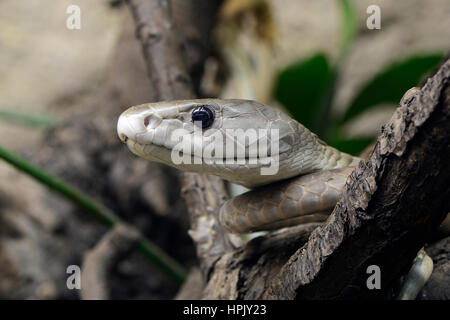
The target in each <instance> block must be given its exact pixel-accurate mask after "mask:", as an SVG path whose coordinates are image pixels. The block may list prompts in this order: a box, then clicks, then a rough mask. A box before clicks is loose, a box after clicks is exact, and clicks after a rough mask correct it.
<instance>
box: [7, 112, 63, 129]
mask: <svg viewBox="0 0 450 320" xmlns="http://www.w3.org/2000/svg"><path fill="white" fill-rule="evenodd" d="M0 119H5V120H6V121H9V122H11V123H18V124H22V125H26V126H30V127H41V128H50V127H53V126H54V125H55V124H56V122H55V120H54V119H53V118H51V117H49V116H43V115H37V114H30V113H20V112H17V111H10V110H6V109H0Z"/></svg>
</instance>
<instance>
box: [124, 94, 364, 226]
mask: <svg viewBox="0 0 450 320" xmlns="http://www.w3.org/2000/svg"><path fill="white" fill-rule="evenodd" d="M197 118H198V119H200V120H201V121H203V122H200V126H201V127H202V128H201V131H202V133H203V138H202V139H203V140H202V141H201V142H200V141H199V139H198V136H196V132H198V129H199V128H198V127H199V126H198V122H194V121H193V120H195V119H197ZM249 128H251V129H254V130H257V131H258V132H259V133H263V135H262V136H263V137H264V139H267V140H265V141H268V140H270V137H271V136H270V135H269V134H270V132H271V130H272V129H276V130H277V132H278V141H277V142H278V145H277V148H276V149H277V150H276V151H277V153H275V149H274V148H272V147H269V148H268V150H267V154H266V156H265V157H264V158H263V157H259V156H258V155H255V154H254V153H252V152H251V147H252V146H253V147H254V146H255V143H257V141H252V140H251V139H250V138H249V139H240V140H239V137H240V135H239V134H238V135H236V136H230V134H229V132H230V131H228V130H229V129H232V130H239V129H241V130H242V129H244V130H246V129H249ZM176 129H183V130H184V131H183V132H184V134H183V138H185V139H187V140H188V141H189V143H191V144H192V145H193V147H192V150H191V152H190V153H188V152H185V151H183V152H182V156H184V157H186V156H187V158H185V159H191V160H193V161H191V162H190V163H175V162H174V161H173V157H172V151H173V149H174V148H175V147H176V146H177V143H179V141H180V137H179V136H178V137H176V136H175V134H174V133H175V132H176ZM196 129H197V130H196ZM208 130H209V131H208ZM117 131H118V135H119V137H120V139H121V140H122V141H123V142H125V143H126V144H127V146H128V148H129V149H130V150H131V151H132V152H133V153H135V154H136V155H138V156H141V157H143V158H146V159H149V160H151V161H157V162H162V163H165V164H167V165H170V166H174V167H176V168H178V169H180V170H185V171H192V172H202V173H207V174H213V175H217V176H219V177H221V178H223V179H225V180H228V181H230V182H233V183H237V184H240V185H243V186H245V187H248V188H253V190H250V191H248V192H246V193H244V194H241V195H239V196H237V197H234V198H232V199H230V200H228V201H227V202H226V203H225V204H224V205H223V206H222V207H221V209H220V222H221V223H222V225H223V226H224V227H225V228H226V229H227V230H228V231H229V232H233V233H244V232H251V231H257V230H270V229H276V228H281V227H286V226H290V225H294V224H299V223H308V222H318V221H323V220H325V219H326V218H327V216H328V215H329V213H330V212H331V210H332V209H333V207H334V206H335V204H336V202H337V200H338V198H339V195H340V193H341V191H342V189H343V187H344V185H345V181H346V179H347V176H348V175H349V174H350V173H351V172H352V171H353V167H354V166H355V165H357V164H358V163H359V161H360V160H361V159H359V158H356V157H353V156H351V155H348V154H346V153H343V152H341V151H339V150H337V149H335V148H332V147H330V146H328V145H326V144H325V143H324V142H323V141H321V140H320V139H319V138H318V137H317V136H316V135H315V134H314V133H312V132H311V131H309V130H308V129H307V128H306V127H304V126H303V125H302V124H300V123H299V122H297V121H295V120H294V119H292V118H291V117H289V116H288V115H287V114H286V113H284V112H282V111H281V110H278V109H276V108H272V107H270V106H267V105H264V104H261V103H258V102H256V101H251V100H238V99H225V100H222V99H197V100H179V101H164V102H157V103H148V104H143V105H139V106H135V107H131V108H129V109H128V110H126V111H125V112H123V113H122V115H121V116H120V117H119V121H118V125H117ZM210 132H214V133H215V134H219V135H222V137H223V139H219V140H217V139H216V140H217V141H215V139H213V137H214V135H213V134H212V133H210ZM240 134H242V132H241V133H240ZM268 137H269V138H268ZM227 139H228V140H227ZM230 139H231V140H232V141H233V142H234V143H236V144H237V145H238V148H239V147H240V148H241V149H242V152H241V153H240V154H239V155H238V156H236V155H233V158H234V160H236V161H230V162H227V161H203V162H202V163H195V161H194V160H198V158H199V157H201V156H202V155H204V152H205V148H206V145H208V143H211V144H215V146H216V147H217V146H218V144H220V145H219V147H223V148H224V149H225V148H226V146H225V145H222V144H225V141H230ZM205 140H206V142H207V143H205ZM272 140H273V139H272ZM258 141H259V142H258V143H260V142H261V136H259V137H258ZM258 146H259V144H258ZM271 146H272V145H271ZM186 153H188V154H186ZM275 158H276V159H275ZM214 159H215V160H217V159H218V158H214ZM250 159H251V160H253V162H252V161H249V160H250ZM206 160H211V159H206ZM220 160H223V159H222V158H220ZM238 160H241V161H238ZM271 160H276V161H277V166H278V170H277V172H276V174H268V175H264V174H261V168H262V167H264V166H266V165H267V163H268V161H271Z"/></svg>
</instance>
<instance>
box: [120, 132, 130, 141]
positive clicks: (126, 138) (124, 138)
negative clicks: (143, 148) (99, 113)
mask: <svg viewBox="0 0 450 320" xmlns="http://www.w3.org/2000/svg"><path fill="white" fill-rule="evenodd" d="M119 138H120V140H122V142H123V143H126V142H127V140H128V137H127V136H126V135H125V134H123V133H121V134H120V135H119Z"/></svg>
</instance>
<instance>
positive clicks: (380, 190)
mask: <svg viewBox="0 0 450 320" xmlns="http://www.w3.org/2000/svg"><path fill="white" fill-rule="evenodd" d="M449 81H450V60H447V61H446V62H445V63H444V64H443V65H442V66H441V68H440V70H439V71H438V72H437V73H436V74H435V75H434V76H433V77H432V78H430V79H429V80H428V81H427V83H426V85H425V86H424V87H423V88H422V89H421V90H418V89H412V90H410V91H408V92H407V93H406V94H405V96H404V97H403V99H402V101H401V103H400V107H399V108H398V109H397V110H396V112H395V113H394V115H393V116H392V118H391V120H390V122H389V123H388V124H387V125H385V126H384V127H383V130H382V134H381V136H380V137H379V138H378V141H377V144H376V147H375V150H374V152H373V154H372V156H371V157H370V158H369V159H368V161H366V162H365V163H362V164H360V166H359V167H358V168H357V169H355V171H354V172H353V173H352V174H351V176H350V179H349V180H348V181H347V184H346V190H345V192H344V193H343V195H342V197H341V200H340V201H339V203H338V204H337V206H336V208H335V210H334V213H333V214H332V216H331V217H330V219H328V220H327V222H326V223H325V224H324V225H323V226H320V227H319V228H317V229H316V230H314V232H313V233H312V235H311V237H310V239H309V241H308V243H307V244H306V245H305V246H303V247H302V248H301V249H299V250H298V251H297V252H296V253H295V254H294V255H293V256H292V257H291V258H290V259H289V261H288V263H287V264H286V265H285V266H284V267H283V268H282V270H281V271H280V273H279V274H278V275H277V277H275V278H274V280H273V282H272V285H271V289H270V290H269V291H268V292H267V293H266V295H265V297H266V298H276V299H294V298H297V299H299V298H301V299H345V298H353V299H354V298H355V297H358V298H359V299H367V298H380V297H382V296H384V295H385V294H386V292H387V289H388V288H390V287H391V286H392V285H393V283H394V281H395V280H396V279H398V278H399V276H400V275H402V274H404V273H405V272H407V271H408V269H409V267H410V266H411V262H412V260H413V259H414V257H415V256H416V254H417V251H418V250H419V249H420V248H421V247H422V246H423V245H424V244H425V242H426V240H427V239H428V238H429V237H430V235H431V233H432V232H434V231H435V230H436V229H437V228H438V226H439V224H440V223H441V222H442V221H443V219H444V218H445V216H446V214H447V213H448V212H449V211H450V203H449V201H448V198H449V196H450V185H449V183H448V182H449V181H450V171H449V170H448V159H450V132H449V130H448V128H450V85H449ZM370 265H377V266H379V267H380V269H381V274H382V288H381V290H368V288H367V286H366V279H367V277H368V276H369V275H368V274H367V273H366V270H367V267H368V266H370Z"/></svg>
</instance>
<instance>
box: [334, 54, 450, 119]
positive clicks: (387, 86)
mask: <svg viewBox="0 0 450 320" xmlns="http://www.w3.org/2000/svg"><path fill="white" fill-rule="evenodd" d="M442 58H443V55H441V54H436V55H426V56H417V57H410V58H407V59H405V60H403V61H400V62H397V63H395V64H393V65H391V66H390V67H388V68H387V69H385V70H384V71H382V72H381V73H379V74H378V75H376V76H375V77H374V78H373V79H372V80H371V81H369V82H368V83H367V84H366V85H365V86H364V87H363V89H362V90H361V91H360V92H359V94H357V95H356V97H355V98H354V99H353V102H352V103H351V104H350V106H349V107H348V108H347V111H346V112H345V114H344V116H343V117H342V118H341V120H340V121H339V123H340V124H343V123H344V122H346V121H348V120H350V119H352V118H354V117H356V116H358V115H360V114H361V113H363V112H364V111H366V110H367V109H369V108H370V107H372V106H374V105H377V104H381V103H393V104H398V103H399V101H400V99H401V98H402V96H403V94H404V93H405V92H406V91H407V90H408V89H410V88H412V87H414V86H417V85H418V84H419V81H420V80H421V79H422V78H423V76H424V75H426V73H428V72H429V71H430V70H432V69H433V68H435V67H436V66H437V65H438V64H439V61H440V60H441V59H442Z"/></svg>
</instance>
